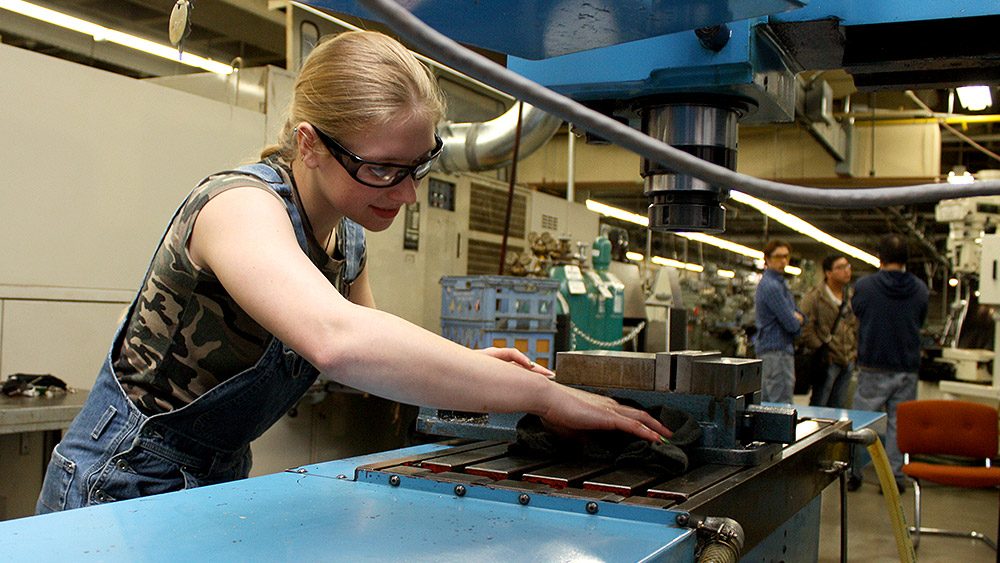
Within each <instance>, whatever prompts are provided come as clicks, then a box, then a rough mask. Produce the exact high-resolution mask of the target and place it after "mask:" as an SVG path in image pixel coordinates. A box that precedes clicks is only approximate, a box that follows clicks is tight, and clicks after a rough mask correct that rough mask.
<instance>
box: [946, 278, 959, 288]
mask: <svg viewBox="0 0 1000 563" xmlns="http://www.w3.org/2000/svg"><path fill="white" fill-rule="evenodd" d="M948 286H949V287H956V286H958V278H948Z"/></svg>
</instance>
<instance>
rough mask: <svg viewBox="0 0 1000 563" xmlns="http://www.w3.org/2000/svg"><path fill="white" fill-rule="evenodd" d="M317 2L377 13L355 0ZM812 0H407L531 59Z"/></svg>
mask: <svg viewBox="0 0 1000 563" xmlns="http://www.w3.org/2000/svg"><path fill="white" fill-rule="evenodd" d="M305 3H306V4H310V5H312V6H316V7H320V8H326V9H329V10H331V11H334V12H340V13H345V14H351V15H354V16H358V17H362V18H367V19H375V18H373V16H372V14H371V13H370V12H368V11H367V10H365V9H364V8H362V7H361V6H360V4H359V3H358V2H356V1H355V0H309V1H306V2H305ZM806 3H807V0H560V1H555V2H553V1H547V0H520V1H501V0H483V1H480V2H468V1H465V0H436V1H434V2H403V4H404V5H407V6H408V7H409V9H410V10H411V11H412V12H413V14H414V15H415V16H417V17H419V18H420V19H422V20H423V21H424V22H426V23H427V24H429V25H430V26H431V27H433V28H435V29H437V30H438V31H440V32H441V33H444V34H445V35H447V36H449V37H451V38H452V39H454V40H456V41H460V42H463V43H468V44H470V45H476V46H478V47H483V48H485V49H490V50H493V51H497V52H499V53H506V54H510V55H516V56H518V57H523V58H526V59H542V58H546V57H554V56H558V55H563V54H566V53H573V52H577V51H583V50H586V49H593V48H597V47H605V46H608V45H615V44H618V43H625V42H628V41H636V40H639V39H645V38H648V37H655V36H657V35H666V34H668V33H674V32H676V31H681V30H690V29H697V28H700V27H706V26H711V25H717V24H721V23H725V22H729V21H733V20H742V19H747V18H753V17H758V16H764V15H767V14H773V13H776V12H783V11H786V10H794V9H796V8H799V7H801V6H804V5H805V4H806Z"/></svg>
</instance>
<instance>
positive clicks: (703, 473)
mask: <svg viewBox="0 0 1000 563" xmlns="http://www.w3.org/2000/svg"><path fill="white" fill-rule="evenodd" d="M741 469H742V468H740V467H733V466H732V465H716V464H706V465H701V466H698V467H695V468H694V469H692V470H690V471H688V472H687V473H685V474H683V475H681V476H679V477H675V478H673V479H671V480H669V481H665V482H663V483H660V484H658V485H654V486H652V487H649V489H648V490H647V491H646V496H648V497H651V498H658V499H669V500H673V501H676V502H684V501H686V500H687V499H688V497H690V496H691V495H693V494H695V493H697V492H698V491H701V490H703V489H706V488H708V487H711V486H712V485H714V484H716V483H718V482H719V481H721V480H723V479H725V478H727V477H729V476H731V475H733V474H734V473H737V472H738V471H740V470H741Z"/></svg>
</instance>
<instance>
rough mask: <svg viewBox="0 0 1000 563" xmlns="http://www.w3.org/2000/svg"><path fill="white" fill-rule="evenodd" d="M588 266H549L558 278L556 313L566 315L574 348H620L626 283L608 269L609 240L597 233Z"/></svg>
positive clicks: (609, 255) (609, 261)
mask: <svg viewBox="0 0 1000 563" xmlns="http://www.w3.org/2000/svg"><path fill="white" fill-rule="evenodd" d="M590 262H591V264H592V267H591V268H581V267H580V266H577V265H575V264H564V265H559V266H555V267H553V268H552V273H551V277H552V278H555V279H558V280H560V284H559V300H558V301H559V306H558V307H559V313H560V314H567V313H568V314H569V317H570V321H571V330H572V336H571V338H570V342H571V343H572V346H571V348H572V349H573V350H621V349H622V345H621V338H622V323H623V319H624V310H625V307H624V305H625V284H623V283H622V282H621V281H620V280H619V279H618V278H617V277H615V276H614V274H612V273H611V272H609V271H608V266H609V265H610V264H611V241H609V240H608V238H607V237H605V236H603V235H602V236H599V237H597V239H596V240H595V241H594V244H593V246H592V250H591V259H590Z"/></svg>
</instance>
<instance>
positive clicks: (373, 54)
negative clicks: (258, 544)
mask: <svg viewBox="0 0 1000 563" xmlns="http://www.w3.org/2000/svg"><path fill="white" fill-rule="evenodd" d="M443 115H444V102H443V99H442V96H441V93H440V91H439V90H438V88H437V85H436V82H435V81H434V79H433V76H432V75H431V74H430V72H429V71H428V70H427V69H426V67H424V66H423V65H421V64H420V63H419V62H418V61H417V60H416V59H415V58H414V57H413V56H412V55H411V54H410V53H409V52H408V51H407V50H406V49H405V48H403V47H402V46H401V45H400V44H399V43H397V42H396V41H394V40H392V39H390V38H388V37H386V36H384V35H381V34H378V33H373V32H352V33H345V34H342V35H339V36H337V37H336V38H334V39H332V40H330V41H326V42H324V43H322V44H320V45H319V46H318V47H316V49H315V50H314V51H313V52H312V54H311V55H310V56H309V58H308V60H307V61H306V62H305V64H304V65H303V68H302V71H301V73H300V75H299V77H298V80H297V82H296V85H295V91H294V95H293V100H292V102H291V106H290V108H289V117H288V121H287V122H286V124H285V126H284V128H283V130H282V133H281V136H280V139H279V142H278V144H277V145H276V146H272V147H269V148H267V149H265V150H264V152H263V154H262V159H263V160H262V161H261V162H259V163H257V164H254V165H250V166H246V167H243V168H241V169H238V170H236V171H230V172H225V173H221V174H217V175H215V176H211V177H209V178H207V179H206V180H204V181H203V182H202V183H201V184H200V185H199V186H198V187H196V188H195V189H194V191H192V193H191V194H190V195H189V196H188V198H187V199H186V200H185V201H184V203H183V204H182V205H181V207H180V208H179V209H178V211H177V213H176V215H175V216H174V218H173V220H172V221H171V222H170V225H169V226H168V228H167V231H166V233H165V235H164V238H163V240H162V241H161V243H160V245H159V247H158V248H157V251H156V253H155V255H154V256H153V259H152V262H151V264H150V268H149V271H148V273H147V274H146V279H145V281H144V284H143V287H142V288H141V290H140V291H139V294H138V296H137V297H136V300H135V302H134V303H133V304H132V307H131V309H130V311H129V314H128V315H127V316H126V318H125V320H124V321H123V323H122V325H121V327H120V328H119V330H118V334H117V335H116V336H115V339H114V342H113V344H112V347H111V350H110V352H109V354H108V357H107V359H106V361H105V363H104V366H103V368H102V370H101V372H100V374H99V376H98V378H97V381H96V382H95V384H94V387H93V389H92V391H91V393H90V396H89V398H88V402H87V404H86V406H85V407H84V409H83V410H82V411H81V413H80V415H79V416H78V417H77V418H76V420H75V421H74V422H73V424H72V426H71V427H70V429H69V431H68V432H67V434H66V436H65V438H64V439H63V441H62V442H61V443H60V444H59V445H58V446H56V448H55V450H54V451H53V454H52V461H51V463H50V464H49V468H48V472H47V474H46V478H45V482H44V485H43V490H42V494H41V496H40V498H39V501H38V506H37V511H38V512H39V513H44V512H51V511H56V510H65V509H70V508H77V507H81V506H87V505H91V504H99V503H104V502H111V501H114V500H121V499H126V498H135V497H140V496H145V495H151V494H157V493H162V492H167V491H172V490H178V489H183V488H191V487H196V486H199V485H205V484H211V483H219V482H224V481H229V480H233V479H240V478H244V477H246V476H247V474H248V472H249V470H250V463H251V458H250V448H249V444H250V442H251V441H252V440H254V439H255V438H257V437H258V436H260V435H261V434H262V433H263V432H264V431H265V430H267V428H268V427H270V426H271V425H272V424H273V423H274V422H275V421H276V420H278V419H279V418H280V417H281V416H282V415H283V414H284V413H285V412H286V411H287V410H288V409H289V408H290V407H291V406H292V405H294V404H295V402H296V401H297V400H298V399H299V398H300V397H301V396H302V394H303V393H304V392H305V391H306V390H307V389H308V388H309V386H310V384H311V383H312V382H313V381H314V380H315V379H316V377H317V376H319V375H321V376H322V377H324V378H328V379H332V380H336V381H338V382H340V383H343V384H346V385H349V386H351V387H355V388H358V389H361V390H364V391H367V392H370V393H373V394H376V395H380V396H383V397H387V398H390V399H393V400H396V401H400V402H406V403H412V404H420V405H427V406H432V407H438V408H449V409H458V410H466V411H480V412H487V411H490V412H522V411H523V412H528V413H534V414H538V415H539V416H541V417H542V418H543V419H544V420H545V421H546V423H547V424H549V425H550V426H552V427H554V428H555V429H557V430H558V429H562V430H569V429H602V430H615V429H617V430H622V431H626V432H630V433H632V434H635V435H637V436H640V437H642V438H644V439H647V440H650V441H656V440H658V439H660V436H661V435H663V436H669V434H670V432H669V430H667V429H666V428H665V427H663V426H662V425H661V424H660V423H659V422H658V421H656V420H654V419H653V418H652V417H650V416H649V415H647V414H646V413H644V412H642V411H638V410H635V409H631V408H628V407H625V406H622V405H619V404H617V403H615V402H614V401H612V400H610V399H607V398H604V397H599V396H596V395H592V394H588V393H584V392H582V391H579V390H574V389H572V388H569V387H565V386H562V385H559V384H557V383H554V382H553V381H551V380H550V379H549V378H548V377H546V375H551V373H550V372H548V371H547V370H545V369H544V368H541V367H538V366H535V365H533V364H532V363H531V362H530V361H529V360H528V359H527V358H526V357H525V356H524V355H523V354H521V353H519V352H517V351H516V350H511V349H495V348H493V349H487V350H483V351H478V352H477V351H472V350H469V349H467V348H464V347H462V346H459V345H457V344H455V343H452V342H449V341H447V340H445V339H443V338H441V337H439V336H436V335H434V334H432V333H430V332H427V331H425V330H423V329H421V328H419V327H417V326H414V325H412V324H410V323H408V322H406V321H404V320H402V319H400V318H398V317H394V316H392V315H390V314H388V313H384V312H380V311H378V310H377V309H375V308H374V306H375V302H374V299H373V296H372V293H371V290H370V287H369V284H368V274H367V269H366V268H365V263H366V254H365V243H364V229H368V230H372V231H381V230H384V229H386V228H388V227H389V225H390V224H391V223H392V221H393V219H394V218H395V216H396V215H397V214H398V213H399V210H400V208H401V207H402V206H403V205H405V204H407V203H412V202H414V201H416V194H417V188H418V184H419V183H420V179H421V178H423V177H424V176H425V175H426V174H427V173H428V172H429V170H430V168H431V166H432V164H433V162H434V159H435V158H436V157H437V156H438V154H439V153H440V151H441V140H440V139H439V138H438V137H437V135H436V134H435V125H436V124H437V123H438V121H440V120H441V119H442V117H443ZM399 283H400V284H401V285H404V286H405V283H406V281H405V280H399Z"/></svg>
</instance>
